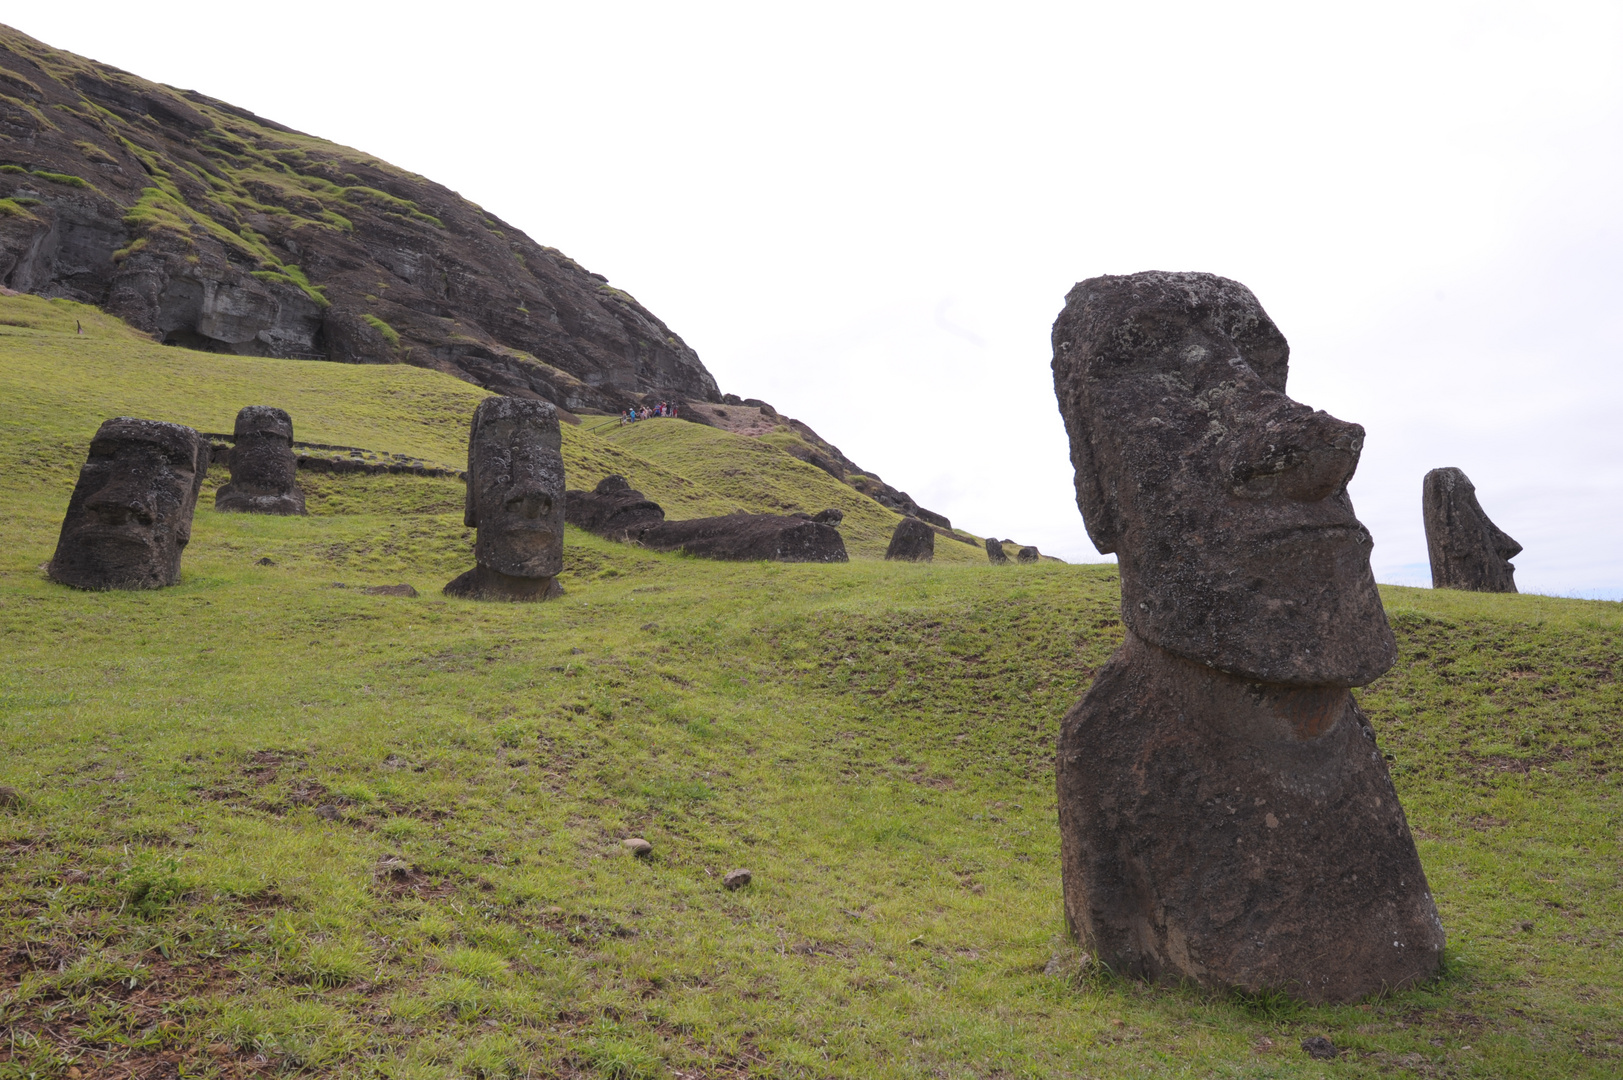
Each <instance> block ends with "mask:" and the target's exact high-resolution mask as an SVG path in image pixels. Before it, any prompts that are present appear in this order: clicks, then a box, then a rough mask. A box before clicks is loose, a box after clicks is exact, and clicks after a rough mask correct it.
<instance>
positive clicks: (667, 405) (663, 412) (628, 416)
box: [620, 401, 677, 424]
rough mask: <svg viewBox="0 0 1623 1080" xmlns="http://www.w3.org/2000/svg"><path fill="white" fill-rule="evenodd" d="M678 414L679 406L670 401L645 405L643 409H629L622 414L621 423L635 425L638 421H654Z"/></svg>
mask: <svg viewBox="0 0 1623 1080" xmlns="http://www.w3.org/2000/svg"><path fill="white" fill-rule="evenodd" d="M676 413H677V406H676V405H674V404H672V403H671V402H668V401H661V402H660V403H659V404H658V405H644V406H643V407H642V408H640V409H639V408H636V407H634V406H632V407H628V408H627V409H626V411H625V412H623V413H621V414H620V423H622V424H634V423H636V422H637V421H638V420H652V419H653V418H654V417H656V416H672V417H674V416H675V415H676Z"/></svg>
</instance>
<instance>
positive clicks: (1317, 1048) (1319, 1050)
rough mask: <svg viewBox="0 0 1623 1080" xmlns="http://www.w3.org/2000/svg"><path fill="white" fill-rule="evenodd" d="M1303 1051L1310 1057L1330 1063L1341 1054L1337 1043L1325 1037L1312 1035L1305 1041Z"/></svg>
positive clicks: (1303, 1041)
mask: <svg viewBox="0 0 1623 1080" xmlns="http://www.w3.org/2000/svg"><path fill="white" fill-rule="evenodd" d="M1302 1049H1303V1050H1304V1051H1305V1052H1306V1053H1307V1056H1308V1057H1310V1058H1314V1059H1316V1060H1318V1061H1329V1060H1330V1059H1331V1058H1333V1057H1335V1056H1336V1055H1337V1054H1339V1053H1340V1052H1341V1051H1339V1050H1337V1049H1336V1044H1335V1043H1333V1042H1331V1041H1330V1040H1329V1039H1327V1038H1325V1037H1324V1036H1323V1035H1310V1036H1308V1037H1307V1038H1305V1039H1303V1040H1302Z"/></svg>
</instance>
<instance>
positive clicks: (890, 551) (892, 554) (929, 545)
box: [885, 517, 935, 562]
mask: <svg viewBox="0 0 1623 1080" xmlns="http://www.w3.org/2000/svg"><path fill="white" fill-rule="evenodd" d="M885 558H887V559H896V560H899V561H902V562H929V561H930V560H932V559H934V558H935V530H934V529H932V528H930V526H928V525H926V524H925V523H924V522H922V521H920V520H919V519H918V518H916V517H904V518H903V519H902V520H901V521H899V522H897V523H896V531H895V532H893V533H891V534H890V546H889V547H887V548H886V549H885Z"/></svg>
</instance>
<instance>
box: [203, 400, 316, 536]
mask: <svg viewBox="0 0 1623 1080" xmlns="http://www.w3.org/2000/svg"><path fill="white" fill-rule="evenodd" d="M232 440H233V444H234V445H233V446H232V447H231V458H230V462H231V482H230V483H228V484H226V485H224V486H223V487H221V488H220V490H219V491H217V492H216V493H215V495H214V509H216V510H235V511H239V512H241V513H245V514H302V513H304V512H305V509H304V492H302V491H300V490H299V485H298V482H297V481H296V480H295V479H294V473H295V471H296V470H297V469H298V461H297V459H296V458H294V456H293V419H292V417H290V416H288V415H287V413H286V412H284V411H282V410H281V409H273V408H271V407H270V406H269V405H249V406H248V407H246V408H245V409H243V410H242V411H241V412H239V413H237V425H236V429H235V431H234V432H233V435H232Z"/></svg>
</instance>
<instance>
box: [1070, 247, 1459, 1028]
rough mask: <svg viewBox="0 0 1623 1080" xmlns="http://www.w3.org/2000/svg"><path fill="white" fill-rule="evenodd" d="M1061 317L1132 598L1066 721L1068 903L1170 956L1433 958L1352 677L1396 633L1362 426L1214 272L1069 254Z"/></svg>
mask: <svg viewBox="0 0 1623 1080" xmlns="http://www.w3.org/2000/svg"><path fill="white" fill-rule="evenodd" d="M1053 345H1054V359H1053V372H1054V390H1055V394H1056V397H1057V398H1058V401H1059V408H1060V413H1061V415H1062V416H1063V417H1064V420H1065V426H1066V431H1067V434H1068V435H1069V437H1070V444H1071V461H1072V464H1073V466H1074V467H1075V474H1076V493H1077V505H1078V507H1079V508H1080V509H1081V511H1082V515H1083V519H1084V521H1085V523H1086V525H1087V530H1088V535H1089V536H1090V537H1091V538H1092V540H1093V542H1094V544H1095V546H1096V547H1098V549H1099V550H1100V551H1101V552H1115V553H1116V554H1117V557H1118V561H1119V565H1120V573H1121V589H1122V601H1121V617H1122V622H1123V623H1124V624H1125V626H1126V640H1125V641H1124V643H1123V644H1122V646H1121V648H1120V649H1119V650H1117V652H1116V653H1115V655H1113V656H1112V657H1111V658H1110V660H1109V662H1108V663H1107V664H1106V665H1105V667H1104V669H1103V670H1102V671H1101V672H1100V673H1099V676H1098V678H1097V679H1096V680H1095V682H1094V684H1093V687H1092V688H1091V689H1090V690H1089V691H1088V693H1087V695H1086V696H1085V697H1084V698H1083V699H1082V700H1081V702H1079V703H1078V704H1077V705H1076V706H1075V707H1074V708H1073V709H1072V710H1071V711H1070V713H1069V714H1068V715H1067V716H1066V717H1065V720H1064V723H1063V725H1062V728H1061V732H1060V740H1059V756H1058V788H1059V815H1060V845H1061V860H1062V869H1063V891H1064V899H1065V910H1066V917H1067V921H1068V922H1069V923H1070V925H1071V927H1072V929H1073V930H1074V931H1075V932H1076V933H1077V934H1078V935H1080V936H1081V938H1082V939H1083V941H1084V942H1085V943H1086V946H1087V948H1088V949H1089V950H1090V951H1091V952H1093V954H1094V955H1095V956H1097V957H1098V959H1099V960H1100V961H1101V962H1102V963H1104V964H1105V965H1107V966H1109V967H1110V968H1111V969H1113V970H1115V971H1117V972H1120V973H1123V974H1131V975H1135V976H1139V977H1142V978H1147V979H1152V980H1157V981H1167V982H1177V981H1182V980H1189V981H1191V982H1194V983H1198V984H1201V985H1204V986H1212V987H1222V988H1233V989H1240V990H1245V991H1253V992H1256V991H1264V990H1283V991H1286V992H1289V993H1291V994H1293V995H1296V996H1299V997H1303V998H1306V999H1308V1000H1311V1001H1345V1000H1349V999H1353V998H1358V997H1361V996H1364V995H1366V994H1370V993H1374V992H1377V991H1380V990H1382V989H1384V988H1395V987H1401V986H1406V985H1410V984H1412V983H1415V982H1417V981H1419V980H1422V979H1425V978H1427V977H1428V976H1430V975H1432V974H1434V973H1435V972H1436V971H1437V970H1438V966H1439V963H1440V961H1441V957H1442V947H1443V940H1444V938H1443V929H1442V925H1441V923H1440V922H1439V920H1438V918H1437V910H1436V907H1435V905H1434V904H1433V902H1432V898H1431V895H1430V893H1429V891H1428V887H1427V883H1426V876H1425V873H1424V871H1423V870H1422V869H1421V866H1420V860H1419V857H1418V856H1417V854H1416V852H1415V847H1414V841H1413V839H1412V838H1411V836H1410V833H1409V827H1408V824H1407V821H1406V819H1405V817H1404V814H1403V809H1402V807H1401V806H1400V805H1399V804H1398V799H1397V793H1396V792H1395V791H1394V790H1393V787H1392V781H1391V778H1390V777H1389V775H1388V774H1387V770H1386V764H1385V762H1384V760H1383V759H1382V756H1381V753H1380V750H1379V747H1378V746H1377V745H1376V741H1375V734H1374V731H1373V730H1372V729H1371V727H1370V725H1369V722H1368V721H1367V720H1366V719H1365V718H1364V716H1363V714H1362V713H1361V712H1360V711H1359V709H1358V706H1357V704H1356V703H1355V702H1354V700H1353V697H1352V694H1351V692H1350V690H1349V688H1350V687H1354V686H1361V685H1364V684H1366V683H1368V682H1370V681H1371V680H1372V679H1374V678H1375V677H1376V676H1378V675H1380V674H1381V673H1382V672H1384V671H1385V670H1386V669H1387V668H1388V667H1390V666H1391V665H1392V663H1393V662H1394V660H1395V659H1396V647H1395V643H1394V640H1393V637H1392V632H1391V629H1390V628H1389V627H1388V625H1387V622H1386V617H1385V613H1384V612H1383V610H1382V608H1381V602H1380V596H1379V594H1378V593H1377V592H1376V589H1375V581H1374V577H1373V575H1372V574H1371V572H1370V567H1369V552H1370V547H1371V542H1370V538H1369V533H1368V532H1367V531H1366V530H1365V529H1364V527H1363V526H1362V525H1361V524H1360V523H1359V522H1358V519H1357V518H1356V517H1355V516H1354V514H1353V508H1352V503H1351V501H1350V500H1349V499H1348V497H1347V481H1348V479H1349V478H1350V477H1351V476H1352V474H1353V470H1354V469H1355V468H1356V467H1357V464H1358V457H1359V452H1360V450H1361V448H1362V445H1363V429H1362V428H1360V427H1359V426H1358V425H1356V424H1349V423H1344V422H1342V421H1340V420H1336V419H1334V418H1333V417H1330V416H1328V415H1326V414H1325V413H1323V412H1315V411H1314V410H1312V409H1310V408H1308V407H1307V406H1305V405H1300V404H1298V403H1297V402H1295V401H1292V400H1291V399H1290V398H1289V397H1287V396H1286V394H1285V379H1286V374H1287V370H1288V360H1289V347H1288V346H1287V344H1286V342H1285V338H1284V336H1283V335H1282V334H1280V332H1279V330H1278V329H1277V328H1276V327H1275V326H1274V324H1273V322H1272V321H1271V320H1270V319H1269V318H1268V316H1267V314H1266V313H1265V312H1264V311H1263V309H1262V307H1261V305H1260V304H1258V302H1257V300H1256V297H1254V296H1253V295H1252V294H1251V292H1250V290H1248V289H1246V288H1245V287H1244V286H1243V285H1240V284H1239V283H1238V282H1234V281H1229V280H1226V279H1224V278H1220V277H1215V276H1213V275H1210V274H1169V273H1145V274H1135V275H1132V276H1129V277H1102V278H1093V279H1091V280H1088V281H1084V282H1082V283H1080V284H1079V285H1077V286H1076V287H1075V288H1074V289H1072V290H1071V292H1070V294H1069V295H1068V296H1067V298H1066V304H1065V309H1064V311H1063V312H1062V313H1061V314H1060V316H1059V319H1058V320H1057V321H1056V322H1055V324H1054V331H1053Z"/></svg>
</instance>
